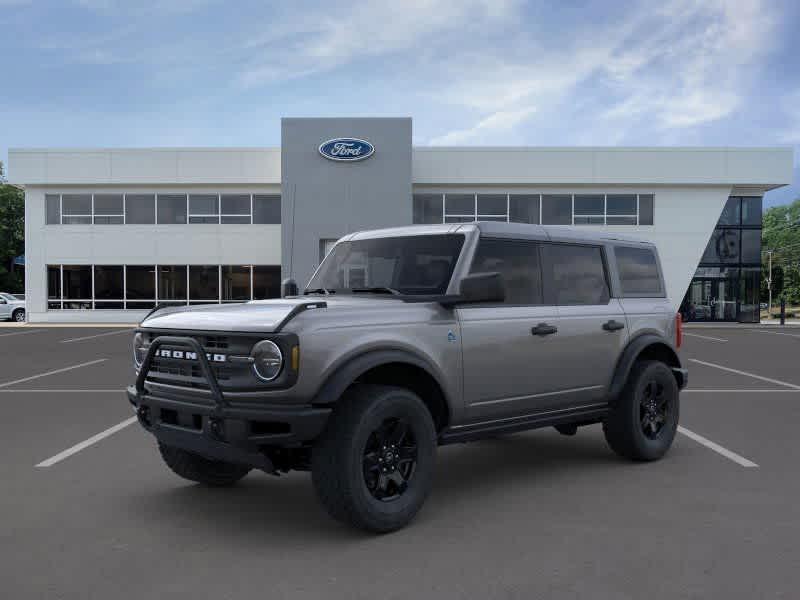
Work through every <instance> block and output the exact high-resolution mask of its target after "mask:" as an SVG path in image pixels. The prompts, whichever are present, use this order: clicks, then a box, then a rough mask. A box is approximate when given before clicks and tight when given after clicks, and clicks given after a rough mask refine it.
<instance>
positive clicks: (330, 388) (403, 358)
mask: <svg viewBox="0 0 800 600" xmlns="http://www.w3.org/2000/svg"><path fill="white" fill-rule="evenodd" d="M390 363H407V364H410V365H412V366H415V367H419V368H420V369H422V370H424V371H425V372H426V373H427V374H428V375H430V377H431V378H432V379H433V380H434V381H435V382H436V384H437V385H438V386H439V389H440V390H441V392H442V396H443V399H444V404H445V409H446V410H447V413H448V415H447V419H448V422H449V417H450V416H451V413H452V409H451V403H450V398H449V397H448V395H447V388H446V386H445V385H443V383H442V380H441V378H440V377H439V376H438V375H437V374H436V370H435V369H434V368H433V367H432V365H431V363H430V362H429V361H427V360H425V359H424V358H422V357H421V356H419V355H418V354H415V353H413V352H410V351H408V350H401V349H397V348H391V349H390V348H387V349H373V350H367V351H366V352H364V353H362V354H358V355H356V356H353V357H351V358H350V359H348V360H347V361H345V362H344V363H343V364H341V365H339V366H338V367H336V369H335V370H334V371H333V373H332V374H331V375H330V376H329V377H328V378H327V379H326V380H325V382H324V383H323V384H322V386H320V388H319V390H317V393H316V394H315V395H314V398H313V399H312V401H311V404H312V405H315V406H316V405H322V406H326V405H330V404H333V403H334V402H336V401H337V400H338V399H339V398H340V397H341V396H342V394H343V393H344V391H345V390H346V389H347V388H348V387H350V385H352V383H353V382H354V381H356V379H358V378H359V377H360V376H361V375H363V374H364V373H366V372H367V371H369V370H370V369H373V368H375V367H379V366H381V365H385V364H390Z"/></svg>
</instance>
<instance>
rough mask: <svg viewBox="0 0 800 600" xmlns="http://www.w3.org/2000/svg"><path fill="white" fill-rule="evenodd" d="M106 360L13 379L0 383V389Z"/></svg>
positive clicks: (92, 361)
mask: <svg viewBox="0 0 800 600" xmlns="http://www.w3.org/2000/svg"><path fill="white" fill-rule="evenodd" d="M106 360H108V359H107V358H98V359H97V360H90V361H89V362H85V363H81V364H79V365H72V366H71V367H64V368H63V369H56V370H55V371H47V372H46V373H39V374H38V375H31V376H30V377H23V378H22V379H15V380H13V381H6V382H5V383H0V388H4V387H8V386H10V385H16V384H17V383H25V382H26V381H31V380H33V379H39V378H40V377H47V376H48V375H56V374H57V373H63V372H65V371H72V370H73V369H80V368H81V367H88V366H90V365H96V364H97V363H101V362H104V361H106Z"/></svg>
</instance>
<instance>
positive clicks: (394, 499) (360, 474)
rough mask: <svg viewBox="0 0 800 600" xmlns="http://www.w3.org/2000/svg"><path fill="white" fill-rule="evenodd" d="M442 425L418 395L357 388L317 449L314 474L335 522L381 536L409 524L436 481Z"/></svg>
mask: <svg viewBox="0 0 800 600" xmlns="http://www.w3.org/2000/svg"><path fill="white" fill-rule="evenodd" d="M435 458H436V430H435V428H434V426H433V420H432V419H431V415H430V412H429V411H428V409H427V407H426V406H425V404H424V403H423V402H422V400H420V399H419V397H418V396H416V395H415V394H414V393H413V392H411V391H409V390H407V389H404V388H397V387H390V386H381V385H356V386H353V387H352V388H350V389H349V390H348V391H347V392H346V393H345V395H344V396H343V397H342V398H341V399H340V400H339V402H338V404H337V406H336V408H335V409H334V411H333V414H332V415H331V418H330V421H329V422H328V425H327V427H326V429H325V432H324V433H323V434H322V436H321V437H320V439H319V440H318V441H317V443H316V444H315V446H314V450H313V453H312V460H311V477H312V480H313V482H314V487H315V488H316V491H317V494H318V496H319V498H320V500H321V501H322V504H323V505H324V506H325V508H326V509H327V510H328V512H329V513H330V514H331V516H333V517H334V518H335V519H337V520H339V521H343V522H346V523H349V524H351V525H353V526H355V527H358V528H360V529H366V530H367V531H373V532H378V533H383V532H388V531H394V530H396V529H399V528H401V527H403V526H405V525H407V524H408V523H409V522H410V521H411V519H413V518H414V516H415V515H416V513H417V511H418V510H419V509H420V507H421V506H422V504H423V502H424V501H425V498H426V497H427V496H428V492H429V491H430V489H431V485H432V482H433V472H434V462H435Z"/></svg>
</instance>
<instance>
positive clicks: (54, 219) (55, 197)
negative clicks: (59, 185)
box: [44, 194, 61, 225]
mask: <svg viewBox="0 0 800 600" xmlns="http://www.w3.org/2000/svg"><path fill="white" fill-rule="evenodd" d="M44 201H45V213H46V215H47V218H46V221H45V222H46V223H47V224H48V225H61V195H60V194H45V197H44Z"/></svg>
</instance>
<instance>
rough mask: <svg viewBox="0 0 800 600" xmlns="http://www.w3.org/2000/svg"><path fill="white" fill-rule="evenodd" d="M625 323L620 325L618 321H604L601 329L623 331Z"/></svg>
mask: <svg viewBox="0 0 800 600" xmlns="http://www.w3.org/2000/svg"><path fill="white" fill-rule="evenodd" d="M624 328H625V323H620V322H619V321H615V320H614V319H611V320H610V321H606V322H605V323H603V329H605V330H606V331H618V330H619V329H624Z"/></svg>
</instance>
